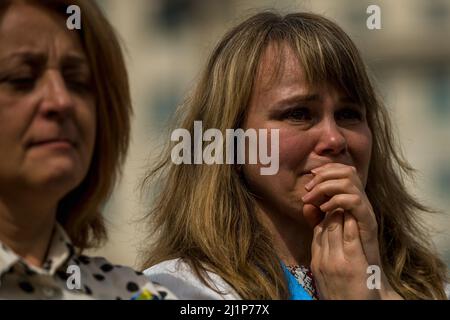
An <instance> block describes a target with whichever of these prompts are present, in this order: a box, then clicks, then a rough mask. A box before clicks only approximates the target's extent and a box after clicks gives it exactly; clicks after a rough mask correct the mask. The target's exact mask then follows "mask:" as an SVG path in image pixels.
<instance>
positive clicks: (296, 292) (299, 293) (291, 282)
mask: <svg viewBox="0 0 450 320" xmlns="http://www.w3.org/2000/svg"><path fill="white" fill-rule="evenodd" d="M281 266H282V267H283V271H284V275H285V277H286V279H287V281H288V287H289V292H290V294H291V296H290V297H289V300H313V298H312V297H311V296H310V295H309V294H308V292H306V290H305V289H304V288H303V287H302V286H301V285H300V283H298V281H297V279H296V278H295V277H294V275H293V274H292V273H291V272H290V271H289V270H288V268H286V266H285V265H284V263H281Z"/></svg>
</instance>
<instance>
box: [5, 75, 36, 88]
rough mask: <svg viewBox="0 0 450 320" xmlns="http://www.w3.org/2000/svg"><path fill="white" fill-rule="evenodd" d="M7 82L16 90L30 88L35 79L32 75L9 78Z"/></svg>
mask: <svg viewBox="0 0 450 320" xmlns="http://www.w3.org/2000/svg"><path fill="white" fill-rule="evenodd" d="M7 83H8V84H9V85H10V86H11V87H12V88H13V89H14V90H16V91H29V90H32V89H33V88H34V86H35V84H36V80H35V79H34V78H32V77H17V78H10V79H8V80H7Z"/></svg>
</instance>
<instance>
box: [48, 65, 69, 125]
mask: <svg viewBox="0 0 450 320" xmlns="http://www.w3.org/2000/svg"><path fill="white" fill-rule="evenodd" d="M73 108H74V101H73V97H72V95H71V93H70V92H69V90H68V89H67V86H66V83H65V81H64V78H63V77H62V75H61V73H60V72H59V71H56V70H49V71H47V72H46V74H45V75H44V78H43V98H42V101H41V111H42V112H43V113H44V115H45V116H46V117H48V118H59V119H62V118H65V117H67V116H68V115H70V114H71V112H73Z"/></svg>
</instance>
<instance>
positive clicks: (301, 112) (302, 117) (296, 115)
mask: <svg viewBox="0 0 450 320" xmlns="http://www.w3.org/2000/svg"><path fill="white" fill-rule="evenodd" d="M285 118H286V119H288V120H293V121H308V120H311V119H312V116H311V112H310V111H309V109H308V108H295V109H292V110H289V111H288V112H286V114H285Z"/></svg>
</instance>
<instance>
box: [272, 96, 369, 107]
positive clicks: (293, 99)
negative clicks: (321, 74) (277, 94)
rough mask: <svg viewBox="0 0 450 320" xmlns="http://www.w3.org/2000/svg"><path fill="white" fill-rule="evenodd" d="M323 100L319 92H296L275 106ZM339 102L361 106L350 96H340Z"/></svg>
mask: <svg viewBox="0 0 450 320" xmlns="http://www.w3.org/2000/svg"><path fill="white" fill-rule="evenodd" d="M321 100H322V97H321V96H320V95H319V94H317V93H312V94H296V95H293V96H291V97H288V98H285V99H282V100H280V101H278V102H277V103H275V105H274V107H275V108H280V107H283V106H289V105H291V104H294V103H306V102H320V101H321ZM339 102H340V103H350V104H354V105H355V106H359V107H362V106H360V104H359V103H357V102H356V101H355V99H353V98H352V97H350V96H341V97H339Z"/></svg>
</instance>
